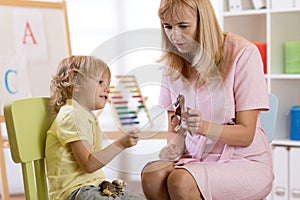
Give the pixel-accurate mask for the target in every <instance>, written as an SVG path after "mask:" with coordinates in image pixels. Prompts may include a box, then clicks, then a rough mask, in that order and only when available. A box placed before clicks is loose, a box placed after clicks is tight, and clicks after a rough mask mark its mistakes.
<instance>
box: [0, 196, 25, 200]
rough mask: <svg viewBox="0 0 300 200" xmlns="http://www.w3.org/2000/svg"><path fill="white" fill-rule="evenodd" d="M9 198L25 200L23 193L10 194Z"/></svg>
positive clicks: (11, 199) (0, 199)
mask: <svg viewBox="0 0 300 200" xmlns="http://www.w3.org/2000/svg"><path fill="white" fill-rule="evenodd" d="M0 200H2V198H0ZM10 200H25V196H24V195H12V196H10Z"/></svg>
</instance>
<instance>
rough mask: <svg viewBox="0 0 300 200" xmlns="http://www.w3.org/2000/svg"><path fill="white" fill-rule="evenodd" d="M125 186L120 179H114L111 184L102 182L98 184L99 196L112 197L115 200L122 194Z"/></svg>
mask: <svg viewBox="0 0 300 200" xmlns="http://www.w3.org/2000/svg"><path fill="white" fill-rule="evenodd" d="M126 186H127V183H126V182H125V181H124V180H122V179H116V180H114V181H112V182H109V181H102V182H101V183H100V184H99V187H100V194H101V195H103V196H112V197H113V198H116V197H117V196H118V195H123V194H124V188H125V187H126Z"/></svg>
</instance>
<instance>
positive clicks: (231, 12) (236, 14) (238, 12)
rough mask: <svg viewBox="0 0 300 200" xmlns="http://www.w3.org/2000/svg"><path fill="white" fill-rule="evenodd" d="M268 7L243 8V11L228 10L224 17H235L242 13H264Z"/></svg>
mask: <svg viewBox="0 0 300 200" xmlns="http://www.w3.org/2000/svg"><path fill="white" fill-rule="evenodd" d="M266 12H267V11H266V9H262V10H242V11H226V12H224V13H223V16H224V17H234V16H241V15H264V14H266Z"/></svg>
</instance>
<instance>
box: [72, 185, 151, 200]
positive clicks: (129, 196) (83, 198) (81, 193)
mask: <svg viewBox="0 0 300 200" xmlns="http://www.w3.org/2000/svg"><path fill="white" fill-rule="evenodd" d="M99 190H100V187H95V186H83V187H81V188H79V189H77V190H75V191H74V192H72V193H71V194H70V195H69V197H68V198H67V200H146V198H145V197H144V196H142V195H137V194H133V193H130V192H128V191H125V192H124V194H123V195H118V196H116V197H112V196H102V195H101V194H100V192H99Z"/></svg>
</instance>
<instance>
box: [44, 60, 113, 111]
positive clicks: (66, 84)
mask: <svg viewBox="0 0 300 200" xmlns="http://www.w3.org/2000/svg"><path fill="white" fill-rule="evenodd" d="M103 73H108V75H109V78H110V76H111V74H110V70H109V67H108V66H107V65H106V64H105V63H104V62H103V61H102V60H101V59H99V58H96V57H93V56H71V57H68V58H64V59H63V60H62V61H61V62H60V63H59V65H58V68H57V72H56V74H55V75H54V76H53V77H52V80H51V82H50V105H51V107H52V110H53V112H54V113H58V111H59V109H60V108H61V107H62V106H63V105H64V104H65V103H66V101H67V99H72V98H73V95H74V92H76V90H77V87H78V86H80V85H81V84H83V83H84V82H83V81H84V80H86V78H87V77H89V78H93V79H95V80H97V79H99V77H101V76H102V74H103Z"/></svg>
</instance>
